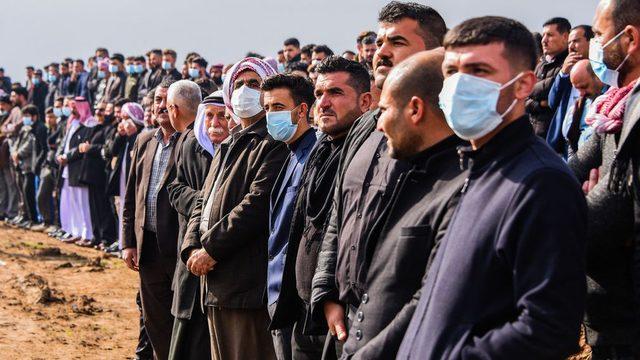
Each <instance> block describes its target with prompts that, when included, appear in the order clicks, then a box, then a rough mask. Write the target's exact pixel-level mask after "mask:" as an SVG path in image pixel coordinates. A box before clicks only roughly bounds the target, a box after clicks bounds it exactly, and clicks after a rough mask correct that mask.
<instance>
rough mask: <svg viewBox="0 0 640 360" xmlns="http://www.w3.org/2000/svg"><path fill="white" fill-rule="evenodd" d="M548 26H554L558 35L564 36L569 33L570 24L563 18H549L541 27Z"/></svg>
mask: <svg viewBox="0 0 640 360" xmlns="http://www.w3.org/2000/svg"><path fill="white" fill-rule="evenodd" d="M549 25H555V26H556V29H558V32H559V33H560V34H566V33H568V32H569V31H571V23H570V22H569V20H567V19H565V18H563V17H554V18H551V19H549V20H547V21H546V22H545V23H544V24H543V25H542V27H545V26H549Z"/></svg>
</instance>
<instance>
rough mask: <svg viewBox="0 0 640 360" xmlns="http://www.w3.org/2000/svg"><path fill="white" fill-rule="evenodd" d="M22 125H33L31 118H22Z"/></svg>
mask: <svg viewBox="0 0 640 360" xmlns="http://www.w3.org/2000/svg"><path fill="white" fill-rule="evenodd" d="M22 125H24V126H31V125H33V120H31V118H30V117H28V116H25V117H23V118H22Z"/></svg>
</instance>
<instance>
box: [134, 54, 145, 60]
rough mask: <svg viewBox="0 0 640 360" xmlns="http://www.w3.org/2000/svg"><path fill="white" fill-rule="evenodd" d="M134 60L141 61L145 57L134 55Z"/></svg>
mask: <svg viewBox="0 0 640 360" xmlns="http://www.w3.org/2000/svg"><path fill="white" fill-rule="evenodd" d="M134 61H142V62H145V61H146V59H145V58H144V56H142V55H140V56H136V57H134Z"/></svg>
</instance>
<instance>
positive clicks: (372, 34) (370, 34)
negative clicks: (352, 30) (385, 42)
mask: <svg viewBox="0 0 640 360" xmlns="http://www.w3.org/2000/svg"><path fill="white" fill-rule="evenodd" d="M376 35H377V34H376V33H375V32H374V31H371V30H366V31H363V32H361V33H360V34H358V37H357V38H356V42H357V43H358V44H362V40H364V39H365V38H368V37H373V38H374V39H375V38H376Z"/></svg>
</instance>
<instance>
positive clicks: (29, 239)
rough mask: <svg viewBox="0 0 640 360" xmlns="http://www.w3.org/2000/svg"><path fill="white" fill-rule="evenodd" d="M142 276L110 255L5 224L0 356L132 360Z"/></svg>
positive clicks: (0, 256) (0, 236)
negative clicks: (137, 303) (136, 296)
mask: <svg viewBox="0 0 640 360" xmlns="http://www.w3.org/2000/svg"><path fill="white" fill-rule="evenodd" d="M137 286H138V276H137V274H136V273H134V272H132V271H130V270H129V269H127V268H126V267H125V266H124V264H123V263H122V261H121V260H120V259H118V258H115V257H108V256H105V255H104V253H102V252H100V251H98V250H93V249H86V248H81V247H78V246H76V245H68V244H63V243H62V242H60V241H58V240H54V239H51V238H49V237H48V236H47V235H46V234H42V233H34V232H30V231H24V230H17V229H12V228H9V227H7V226H5V225H3V224H2V225H0V359H127V358H132V354H133V353H134V349H135V345H136V343H137V335H138V334H137V331H138V326H137V324H138V310H137V308H136V304H135V294H136V289H137Z"/></svg>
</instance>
